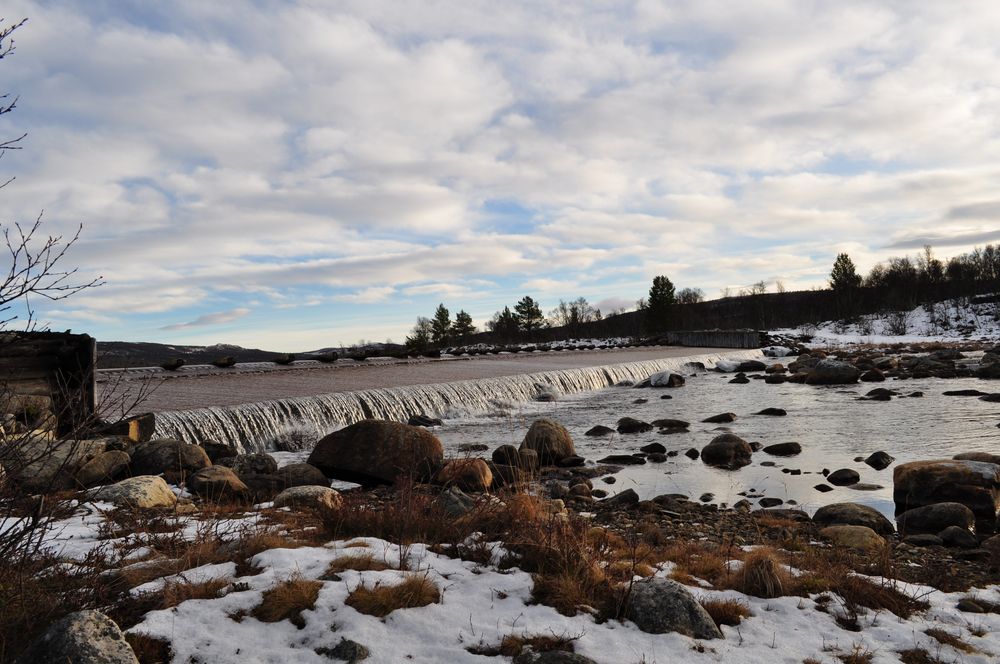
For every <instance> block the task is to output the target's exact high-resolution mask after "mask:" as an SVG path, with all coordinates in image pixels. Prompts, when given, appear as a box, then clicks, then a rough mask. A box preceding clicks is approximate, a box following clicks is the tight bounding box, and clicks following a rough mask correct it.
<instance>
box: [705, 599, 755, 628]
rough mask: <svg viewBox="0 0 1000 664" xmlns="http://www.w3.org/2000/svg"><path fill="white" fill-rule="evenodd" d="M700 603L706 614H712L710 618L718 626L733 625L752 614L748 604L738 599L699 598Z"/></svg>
mask: <svg viewBox="0 0 1000 664" xmlns="http://www.w3.org/2000/svg"><path fill="white" fill-rule="evenodd" d="M700 604H701V605H702V606H703V607H704V608H705V610H706V611H708V615H710V616H712V620H714V621H715V624H716V625H718V626H719V627H722V626H723V625H730V626H733V627H735V626H736V625H739V624H740V623H741V622H743V619H744V618H749V617H750V616H752V615H753V613H751V612H750V606H749V605H748V604H747V603H746V602H741V601H740V600H738V599H705V600H701V602H700Z"/></svg>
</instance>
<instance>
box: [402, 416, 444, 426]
mask: <svg viewBox="0 0 1000 664" xmlns="http://www.w3.org/2000/svg"><path fill="white" fill-rule="evenodd" d="M406 423H407V424H409V425H410V426H411V427H428V428H429V427H439V426H443V425H444V422H442V421H441V419H440V418H437V417H428V416H427V415H424V414H423V413H421V414H419V415H410V418H409V419H408V420H406Z"/></svg>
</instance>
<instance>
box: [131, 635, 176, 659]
mask: <svg viewBox="0 0 1000 664" xmlns="http://www.w3.org/2000/svg"><path fill="white" fill-rule="evenodd" d="M125 640H126V641H128V644H129V645H130V646H132V652H134V653H135V657H136V659H138V660H139V664H166V662H169V661H170V660H171V659H172V658H173V650H172V649H171V648H170V644H169V643H168V642H166V641H164V640H163V639H159V638H157V637H155V636H149V635H147V634H142V633H140V632H129V633H127V634H125Z"/></svg>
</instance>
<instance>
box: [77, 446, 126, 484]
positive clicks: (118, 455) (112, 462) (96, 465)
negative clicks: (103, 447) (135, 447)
mask: <svg viewBox="0 0 1000 664" xmlns="http://www.w3.org/2000/svg"><path fill="white" fill-rule="evenodd" d="M131 461H132V458H131V457H130V456H129V455H128V452H124V451H122V450H111V451H110V452H101V453H100V454H98V455H97V456H96V457H94V458H93V459H91V460H90V461H88V462H87V463H85V464H83V467H82V468H80V470H78V471H77V472H76V482H77V484H79V485H80V486H82V487H92V486H97V485H98V484H107V483H108V482H114V481H115V480H118V479H121V478H122V477H124V476H125V475H127V474H128V467H129V464H130V463H131Z"/></svg>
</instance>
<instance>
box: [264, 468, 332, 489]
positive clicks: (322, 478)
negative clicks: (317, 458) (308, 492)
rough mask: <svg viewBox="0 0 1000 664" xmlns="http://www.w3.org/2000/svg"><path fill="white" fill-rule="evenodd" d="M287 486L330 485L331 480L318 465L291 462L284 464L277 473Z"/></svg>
mask: <svg viewBox="0 0 1000 664" xmlns="http://www.w3.org/2000/svg"><path fill="white" fill-rule="evenodd" d="M275 475H277V476H278V477H279V478H280V479H281V483H282V484H283V485H284V486H286V487H295V486H322V487H328V486H330V480H328V479H327V477H326V475H324V474H323V471H321V470H320V469H319V468H317V467H316V466H312V465H310V464H308V463H290V464H288V465H287V466H282V467H281V468H279V469H278V472H276V473H275Z"/></svg>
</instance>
